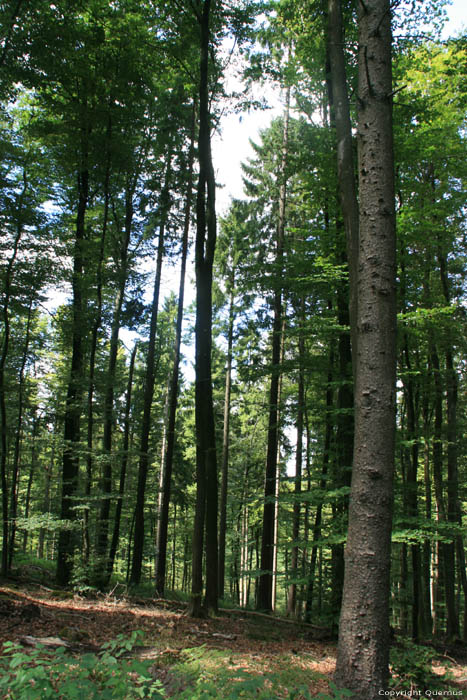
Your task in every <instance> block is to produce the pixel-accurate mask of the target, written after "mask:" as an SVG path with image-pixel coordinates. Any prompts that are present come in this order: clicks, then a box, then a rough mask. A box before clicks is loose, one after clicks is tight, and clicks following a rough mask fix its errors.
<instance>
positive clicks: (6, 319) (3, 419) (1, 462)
mask: <svg viewBox="0 0 467 700" xmlns="http://www.w3.org/2000/svg"><path fill="white" fill-rule="evenodd" d="M27 187H28V181H27V177H26V171H24V170H23V189H22V192H21V193H20V195H19V198H18V219H17V224H16V233H15V238H14V241H13V250H12V254H11V257H10V259H9V260H8V265H7V268H6V274H5V283H4V287H3V308H2V316H3V343H2V350H1V355H0V445H1V454H0V479H1V484H2V561H1V575H2V576H6V575H7V573H8V565H9V555H8V546H9V514H8V481H7V473H6V471H7V457H8V426H7V408H6V387H5V365H6V361H7V357H8V351H9V345H10V301H11V284H12V281H13V269H14V265H15V262H16V258H17V256H18V249H19V245H20V242H21V237H22V235H23V230H24V228H23V222H22V208H23V201H24V197H25V195H26V190H27Z"/></svg>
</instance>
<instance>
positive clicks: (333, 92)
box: [327, 0, 359, 374]
mask: <svg viewBox="0 0 467 700" xmlns="http://www.w3.org/2000/svg"><path fill="white" fill-rule="evenodd" d="M327 40H328V46H327V54H328V61H329V69H330V70H329V72H328V76H329V78H330V85H329V89H328V92H329V98H330V99H329V101H330V107H331V124H332V125H333V126H334V127H335V129H336V137H337V179H338V191H339V200H340V205H341V211H342V216H343V219H344V228H345V233H346V240H347V260H348V264H349V271H350V279H351V280H356V279H357V269H358V268H357V266H358V245H359V232H358V230H359V213H358V200H357V183H356V178H355V162H354V155H353V147H352V123H351V120H350V106H349V96H348V86H347V76H346V67H345V54H344V32H343V26H342V5H341V0H328V23H327ZM357 306H358V295H357V287H356V284H352V283H351V285H350V301H349V314H350V332H351V337H352V351H353V354H352V358H353V360H354V361H355V357H356V350H357V348H356V344H357V322H356V319H357ZM354 374H355V372H354Z"/></svg>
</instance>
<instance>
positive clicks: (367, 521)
mask: <svg viewBox="0 0 467 700" xmlns="http://www.w3.org/2000/svg"><path fill="white" fill-rule="evenodd" d="M390 17H391V13H390V6H389V0H366V2H365V3H364V4H360V5H359V8H358V31H359V71H358V78H359V86H358V143H359V167H358V172H359V198H360V220H359V236H360V241H359V265H358V304H357V314H358V322H357V329H356V330H357V333H358V340H357V357H356V360H355V369H356V371H355V375H356V383H355V445H354V459H353V474H352V486H351V495H350V508H349V530H348V538H347V546H346V554H345V578H344V592H343V598H342V610H341V618H340V629H339V644H338V653H337V665H336V683H337V686H338V687H339V688H348V689H349V690H351V691H352V692H355V693H356V694H358V697H359V698H361V700H374V698H375V697H378V693H381V691H384V690H385V689H386V688H387V683H388V678H389V668H388V664H389V593H390V575H389V574H390V553H391V528H392V510H393V475H394V444H395V403H396V402H395V399H396V284H395V281H396V245H395V243H396V236H395V213H394V155H393V141H392V97H391V94H392V70H391V68H392V66H391V45H392V37H391V19H390ZM355 283H356V280H355V279H354V280H352V279H351V285H352V284H355Z"/></svg>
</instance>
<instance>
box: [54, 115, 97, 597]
mask: <svg viewBox="0 0 467 700" xmlns="http://www.w3.org/2000/svg"><path fill="white" fill-rule="evenodd" d="M85 130H86V128H85V127H83V131H85ZM82 153H83V163H84V167H83V169H82V170H80V172H79V173H78V213H77V217H76V238H75V249H74V259H73V278H72V291H73V300H72V314H73V316H72V341H71V371H70V379H69V382H68V391H67V397H66V405H65V419H64V423H65V429H64V440H65V446H64V449H63V466H62V497H61V509H60V520H62V521H67V523H68V525H69V527H66V528H64V529H62V530H61V531H60V535H59V539H58V551H57V574H56V576H57V583H59V584H60V585H62V586H67V585H68V584H69V583H70V579H71V573H72V570H73V555H74V551H75V546H76V532H75V530H74V529H72V528H73V527H74V523H75V521H76V511H75V506H76V498H77V495H78V476H79V443H80V423H81V414H82V405H81V403H82V396H83V388H84V387H83V380H84V349H83V335H84V332H85V319H84V316H85V308H84V307H85V304H84V299H83V281H84V280H83V271H84V250H83V248H84V241H85V235H86V232H85V218H86V210H87V207H88V199H89V172H88V170H87V167H86V165H87V146H86V144H83V147H82ZM70 525H71V527H70Z"/></svg>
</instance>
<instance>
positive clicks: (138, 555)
mask: <svg viewBox="0 0 467 700" xmlns="http://www.w3.org/2000/svg"><path fill="white" fill-rule="evenodd" d="M171 159H172V153H171V150H170V149H169V152H168V155H167V170H166V181H165V186H164V189H163V191H162V192H161V221H160V224H159V242H158V246H157V262H156V275H155V278H154V289H153V295H152V303H151V322H150V327H149V343H148V354H147V359H146V372H145V377H144V398H143V420H142V423H141V436H140V448H139V455H140V457H139V467H138V486H137V491H136V505H135V523H134V532H133V538H134V539H133V560H132V565H131V573H130V585H132V586H135V585H138V584H139V582H140V580H141V567H142V563H143V548H144V503H145V496H146V479H147V475H148V469H149V433H150V431H151V408H152V397H153V394H154V382H155V366H154V365H155V357H156V335H157V317H158V311H159V294H160V288H161V275H162V260H163V257H164V244H165V240H164V238H165V225H166V221H167V215H168V209H169V201H168V200H169V175H170V167H171Z"/></svg>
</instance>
